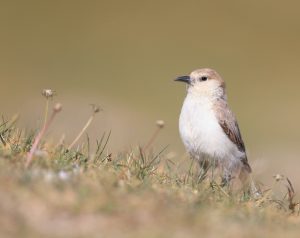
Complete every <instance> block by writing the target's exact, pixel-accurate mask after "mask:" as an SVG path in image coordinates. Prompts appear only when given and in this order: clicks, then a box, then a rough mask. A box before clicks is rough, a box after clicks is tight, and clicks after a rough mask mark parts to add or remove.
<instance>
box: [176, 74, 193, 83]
mask: <svg viewBox="0 0 300 238" xmlns="http://www.w3.org/2000/svg"><path fill="white" fill-rule="evenodd" d="M175 81H179V82H184V83H187V84H189V83H190V82H191V78H190V76H187V75H184V76H179V77H178V78H176V79H175Z"/></svg>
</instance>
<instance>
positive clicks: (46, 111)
mask: <svg viewBox="0 0 300 238" xmlns="http://www.w3.org/2000/svg"><path fill="white" fill-rule="evenodd" d="M48 111H49V98H46V107H45V115H44V123H43V128H44V127H45V126H46V123H47V118H48Z"/></svg>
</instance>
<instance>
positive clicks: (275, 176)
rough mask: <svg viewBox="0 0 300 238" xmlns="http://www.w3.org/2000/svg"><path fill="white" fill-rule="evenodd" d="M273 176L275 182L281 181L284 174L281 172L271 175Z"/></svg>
mask: <svg viewBox="0 0 300 238" xmlns="http://www.w3.org/2000/svg"><path fill="white" fill-rule="evenodd" d="M273 178H274V179H275V180H276V182H278V181H281V180H283V179H284V176H283V175H282V174H276V175H274V176H273Z"/></svg>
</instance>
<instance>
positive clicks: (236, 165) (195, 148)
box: [175, 68, 252, 185]
mask: <svg viewBox="0 0 300 238" xmlns="http://www.w3.org/2000/svg"><path fill="white" fill-rule="evenodd" d="M175 81H179V82H184V83H186V84H187V94H186V97H185V99H184V102H183V106H182V109H181V113H180V117H179V133H180V136H181V139H182V142H183V144H184V146H185V148H186V150H187V152H188V153H189V155H190V157H191V158H192V159H194V160H196V161H198V163H199V165H200V167H201V168H202V169H204V170H207V168H208V167H211V166H212V165H215V166H216V167H218V168H220V170H221V177H222V184H223V185H225V184H229V183H230V182H231V180H232V179H233V178H236V177H238V178H239V179H240V180H244V181H245V178H247V177H248V176H249V174H250V173H251V171H252V169H251V166H250V165H249V163H248V159H247V153H246V148H245V144H244V142H243V139H242V136H241V132H240V129H239V126H238V123H237V120H236V117H235V115H234V114H233V112H232V111H231V109H230V108H229V105H228V102H227V94H226V90H225V89H226V88H225V81H224V80H223V78H222V77H221V76H220V75H219V74H218V73H217V72H216V71H215V70H213V69H210V68H202V69H197V70H194V71H193V72H191V73H190V74H189V75H185V76H179V77H177V78H176V79H175Z"/></svg>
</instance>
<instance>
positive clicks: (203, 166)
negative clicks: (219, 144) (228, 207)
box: [198, 159, 210, 183]
mask: <svg viewBox="0 0 300 238" xmlns="http://www.w3.org/2000/svg"><path fill="white" fill-rule="evenodd" d="M199 167H200V170H199V175H198V183H200V182H202V181H203V180H204V179H205V178H206V175H207V172H208V170H209V168H210V163H209V162H208V161H207V160H206V159H203V160H200V161H199Z"/></svg>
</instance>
